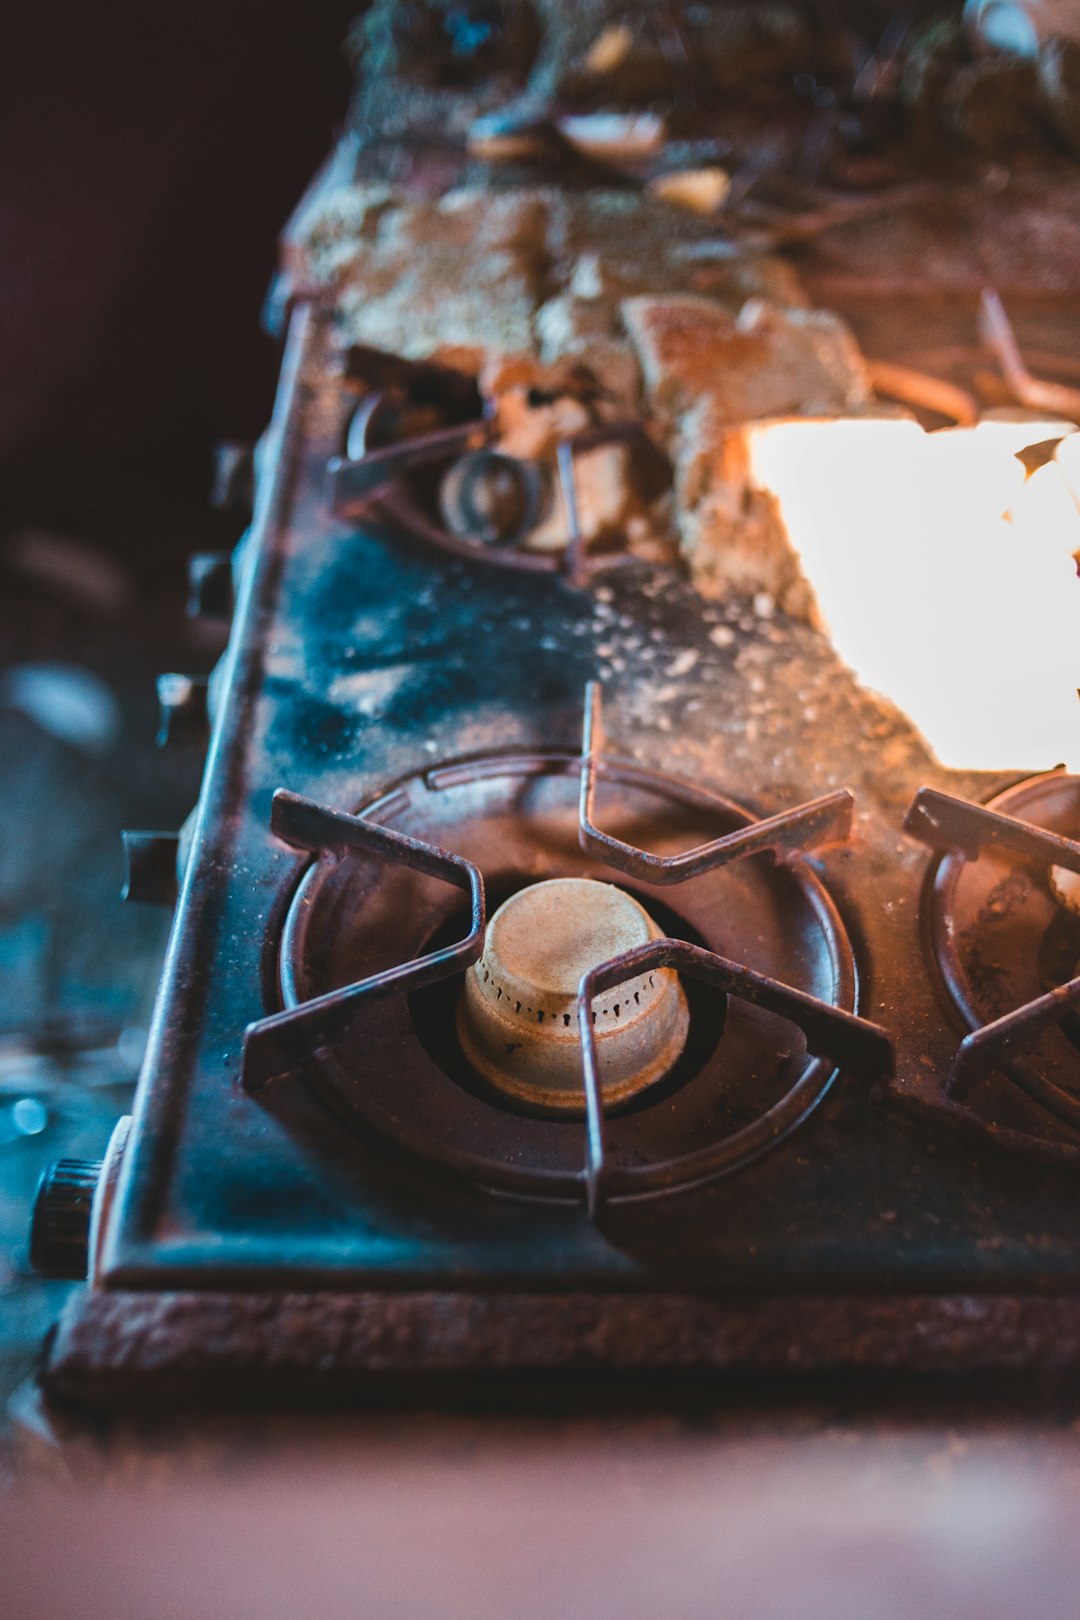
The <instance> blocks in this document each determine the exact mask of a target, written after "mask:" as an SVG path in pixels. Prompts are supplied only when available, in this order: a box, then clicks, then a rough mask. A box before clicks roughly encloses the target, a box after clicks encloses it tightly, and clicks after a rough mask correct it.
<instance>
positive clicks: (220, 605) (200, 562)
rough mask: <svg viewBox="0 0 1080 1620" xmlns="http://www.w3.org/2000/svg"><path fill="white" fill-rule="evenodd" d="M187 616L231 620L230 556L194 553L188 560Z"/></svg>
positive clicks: (231, 582) (207, 552)
mask: <svg viewBox="0 0 1080 1620" xmlns="http://www.w3.org/2000/svg"><path fill="white" fill-rule="evenodd" d="M187 610H188V617H189V618H192V619H230V618H231V617H232V610H233V567H232V554H231V552H228V551H197V552H195V553H194V555H193V556H191V557H189V558H188V603H187Z"/></svg>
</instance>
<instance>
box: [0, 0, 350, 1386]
mask: <svg viewBox="0 0 1080 1620" xmlns="http://www.w3.org/2000/svg"><path fill="white" fill-rule="evenodd" d="M354 10H355V7H354V5H352V4H350V3H348V0H344V3H343V0H318V3H317V4H312V5H295V4H289V3H281V0H263V3H256V0H213V3H211V0H186V3H185V4H184V5H182V6H145V5H140V4H137V3H136V0H109V3H108V4H106V5H100V6H85V5H81V4H78V3H76V0H44V3H43V4H41V5H38V6H33V7H20V8H19V11H18V16H17V17H13V18H11V19H9V20H8V21H9V27H8V28H7V29H6V30H5V35H6V37H5V43H4V49H3V52H2V53H0V152H2V153H3V160H2V162H0V792H2V794H3V802H4V818H3V819H4V825H5V828H6V836H5V837H4V838H3V839H2V840H0V1400H2V1399H3V1397H4V1396H5V1395H6V1394H7V1393H8V1391H9V1390H10V1389H11V1388H12V1387H13V1386H14V1384H15V1383H16V1382H17V1381H18V1379H19V1378H20V1377H21V1376H22V1375H23V1373H24V1372H25V1370H26V1367H27V1366H28V1364H29V1362H30V1361H31V1360H32V1358H33V1356H34V1354H35V1353H36V1348H37V1345H38V1342H39V1340H40V1338H41V1335H42V1333H43V1332H44V1331H45V1329H46V1327H47V1326H48V1324H49V1323H50V1322H51V1321H52V1319H53V1318H54V1316H55V1312H56V1309H57V1307H58V1305H59V1301H60V1298H61V1296H62V1294H63V1291H64V1285H62V1284H46V1283H42V1282H39V1281H36V1280H33V1279H32V1278H31V1277H30V1276H29V1275H28V1273H27V1270H26V1261H25V1252H24V1251H25V1239H26V1222H27V1212H28V1209H29V1205H30V1200H31V1197H32V1194H33V1190H34V1186H35V1184H36V1181H37V1178H38V1175H39V1174H40V1172H41V1170H42V1169H43V1168H44V1165H45V1164H46V1162H48V1161H51V1160H52V1159H55V1158H56V1157H57V1156H58V1155H59V1154H65V1153H71V1154H75V1155H85V1156H88V1157H91V1158H93V1157H95V1156H97V1155H98V1154H99V1153H100V1152H101V1150H102V1148H103V1147H104V1145H105V1142H106V1141H107V1139H108V1134H109V1131H110V1129H111V1127H112V1124H113V1123H114V1121H115V1119H116V1118H117V1116H118V1115H119V1114H120V1113H122V1112H124V1111H125V1110H126V1108H127V1104H128V1101H129V1098H130V1092H131V1087H132V1085H133V1083H134V1079H135V1076H136V1073H137V1071H138V1066H139V1062H140V1059H141V1052H142V1045H143V1041H144V1032H145V1028H146V1022H147V1017H148V1014H149V1009H150V1005H151V1003H152V999H153V993H154V988H155V986H156V981H157V975H158V971H159V968H160V962H161V954H162V951H163V949H164V943H165V935H166V931H167V926H168V919H167V916H166V914H165V913H164V912H161V911H159V910H158V909H157V908H153V907H146V906H123V905H121V902H120V889H121V884H122V881H123V862H122V857H121V849H120V842H119V830H120V828H121V827H125V826H136V827H168V828H175V827H177V826H179V824H180V822H181V821H182V820H183V818H184V817H185V816H186V815H187V814H188V812H189V810H190V809H191V807H192V805H193V803H194V801H195V796H196V793H197V791H198V783H199V777H200V774H201V765H202V759H201V754H200V753H199V752H198V751H197V750H190V751H187V750H184V749H183V748H180V749H171V750H158V749H157V748H155V746H154V736H155V731H156V728H157V703H156V698H155V692H154V678H155V676H156V675H157V674H158V673H159V672H160V671H163V670H169V669H180V670H185V671H192V672H195V673H199V672H204V671H207V670H209V669H210V667H211V666H212V664H213V662H214V661H215V659H216V658H217V656H218V654H219V653H220V651H221V647H222V644H223V630H221V629H220V628H218V627H216V626H214V625H213V624H212V623H210V624H209V625H208V623H207V621H205V620H201V621H200V620H194V619H189V618H187V616H186V614H185V595H186V586H185V571H186V559H187V557H188V555H189V554H190V553H192V552H199V551H218V550H222V549H227V548H229V547H231V546H232V545H233V544H235V542H236V540H237V539H238V538H239V535H240V533H241V532H242V529H243V527H244V523H245V515H244V512H243V510H242V509H233V510H224V511H220V510H214V509H213V508H212V507H211V505H210V493H211V483H212V473H213V448H214V446H215V444H217V443H219V442H221V441H234V442H235V441H239V442H241V443H243V442H249V441H251V440H253V439H254V438H256V437H257V435H258V434H259V432H260V431H261V430H262V428H263V427H264V425H265V423H266V421H267V418H268V416H269V412H270V406H271V402H272V398H273V390H274V383H275V377H276V372H277V366H278V347H277V344H276V342H275V341H274V340H273V339H272V338H271V337H270V336H269V335H267V333H266V332H265V331H264V330H263V328H262V326H261V323H260V314H261V309H262V305H263V302H264V299H265V298H266V295H267V291H268V288H269V286H270V282H271V278H272V274H273V270H274V264H275V257H276V239H277V233H278V231H279V230H280V228H281V226H282V224H283V223H284V221H285V220H286V219H287V217H288V215H289V212H290V210H291V209H292V207H293V206H294V204H295V203H296V201H297V200H298V198H299V196H300V194H301V192H302V190H303V188H304V186H305V184H306V183H307V181H308V180H309V179H310V178H311V176H312V175H313V174H314V172H315V171H316V169H317V168H318V166H319V164H320V163H321V162H322V160H323V159H324V157H325V156H326V154H327V153H328V152H329V150H330V148H331V145H332V143H333V140H334V137H335V133H336V131H337V128H338V126H339V124H340V122H341V119H342V117H343V114H344V111H345V108H346V105H347V100H348V91H349V73H348V70H347V66H346V62H345V58H344V55H343V52H342V48H341V46H342V41H343V39H344V37H345V34H346V30H347V26H348V22H349V19H350V17H351V16H352V14H353V12H354Z"/></svg>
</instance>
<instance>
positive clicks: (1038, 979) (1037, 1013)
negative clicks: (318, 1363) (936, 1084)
mask: <svg viewBox="0 0 1080 1620" xmlns="http://www.w3.org/2000/svg"><path fill="white" fill-rule="evenodd" d="M1078 827H1080V777H1075V776H1068V775H1066V774H1065V773H1064V772H1062V771H1053V772H1050V773H1049V774H1047V775H1044V776H1037V777H1033V778H1030V779H1029V780H1027V781H1025V782H1021V783H1020V784H1019V785H1018V786H1016V787H1012V788H1009V789H1008V790H1007V791H1006V792H1004V793H1001V794H999V795H998V796H997V797H996V798H994V799H991V801H990V803H989V805H987V806H985V807H984V806H982V805H974V804H967V803H965V801H963V800H962V799H955V798H952V797H951V796H950V795H948V794H945V793H940V792H937V791H935V790H933V789H928V788H924V789H923V790H922V792H920V793H919V795H918V796H917V798H916V799H915V802H914V804H913V805H912V808H911V811H910V812H909V814H908V819H907V822H906V830H907V831H908V832H909V833H911V834H912V835H913V836H915V837H917V838H919V839H920V840H921V841H922V842H923V843H926V844H929V845H930V847H931V848H933V849H935V850H937V851H938V852H939V858H938V860H937V861H936V862H934V863H933V865H932V866H931V869H930V872H929V874H928V878H927V884H928V888H927V893H928V897H929V904H928V907H927V909H926V914H925V921H926V941H927V947H928V952H929V956H930V959H931V965H932V967H933V969H934V971H935V974H936V976H937V978H938V981H939V983H940V985H941V987H942V989H943V991H944V993H945V995H946V997H947V999H948V1001H949V1002H950V1004H951V1005H952V1007H953V1008H954V1010H955V1011H956V1013H957V1014H958V1016H959V1018H960V1021H961V1023H962V1024H963V1026H964V1027H966V1029H967V1030H968V1031H969V1032H970V1033H969V1034H968V1035H967V1037H966V1038H965V1040H964V1041H963V1042H962V1044H961V1046H960V1050H959V1052H958V1054H957V1057H956V1061H955V1063H954V1065H953V1068H952V1072H951V1074H950V1076H949V1079H948V1082H947V1085H946V1092H947V1095H949V1096H950V1097H953V1098H962V1097H965V1096H966V1095H967V1093H968V1092H969V1090H970V1089H971V1088H973V1087H974V1086H976V1085H977V1084H978V1083H979V1082H982V1081H986V1080H988V1079H989V1078H990V1077H991V1076H993V1075H994V1074H995V1073H996V1074H1001V1075H1004V1076H1006V1077H1007V1078H1008V1080H1009V1081H1011V1082H1012V1084H1013V1086H1014V1087H1016V1088H1018V1089H1019V1091H1020V1092H1022V1093H1024V1095H1025V1097H1026V1099H1027V1101H1028V1102H1029V1103H1034V1104H1036V1105H1037V1107H1038V1110H1039V1117H1040V1118H1041V1119H1042V1120H1043V1121H1044V1122H1045V1123H1046V1124H1049V1123H1050V1120H1048V1119H1047V1117H1046V1116H1047V1115H1049V1116H1051V1118H1052V1121H1053V1123H1054V1126H1055V1128H1057V1127H1060V1126H1067V1127H1069V1128H1070V1129H1072V1130H1080V1049H1078V1036H1080V1023H1078V1022H1077V1020H1076V1015H1075V1012H1074V1009H1075V1008H1077V1007H1078V1006H1080V974H1078V971H1077V964H1078V961H1080V918H1078V917H1077V916H1076V915H1075V914H1074V912H1073V911H1072V910H1071V909H1070V908H1069V905H1068V892H1069V891H1070V890H1071V889H1072V887H1073V886H1074V883H1075V880H1076V875H1077V874H1078V873H1080V843H1077V842H1074V840H1073V837H1072V835H1073V833H1074V832H1075V831H1076V829H1077V828H1078Z"/></svg>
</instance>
